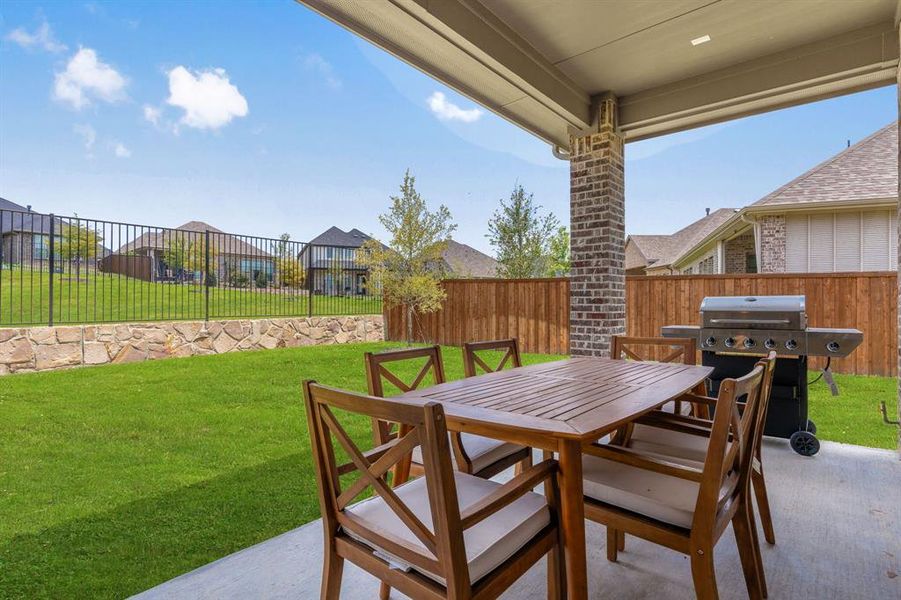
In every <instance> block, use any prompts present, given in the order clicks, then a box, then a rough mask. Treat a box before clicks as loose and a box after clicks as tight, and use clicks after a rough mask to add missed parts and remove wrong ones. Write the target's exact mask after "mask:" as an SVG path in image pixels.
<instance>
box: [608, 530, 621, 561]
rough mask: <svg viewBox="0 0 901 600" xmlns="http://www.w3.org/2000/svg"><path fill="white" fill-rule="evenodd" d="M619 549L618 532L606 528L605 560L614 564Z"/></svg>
mask: <svg viewBox="0 0 901 600" xmlns="http://www.w3.org/2000/svg"><path fill="white" fill-rule="evenodd" d="M618 549H619V532H617V531H616V529H613V528H612V527H607V560H609V561H610V562H616V558H617V550H618Z"/></svg>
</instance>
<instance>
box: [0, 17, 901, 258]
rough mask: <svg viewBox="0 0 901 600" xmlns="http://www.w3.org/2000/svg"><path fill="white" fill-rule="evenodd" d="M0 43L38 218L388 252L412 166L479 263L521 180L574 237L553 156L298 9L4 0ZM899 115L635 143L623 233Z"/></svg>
mask: <svg viewBox="0 0 901 600" xmlns="http://www.w3.org/2000/svg"><path fill="white" fill-rule="evenodd" d="M0 38H2V41H0V90H2V97H0V196H2V197H5V198H7V199H9V200H12V201H14V202H18V203H19V204H31V205H32V206H33V207H34V209H35V210H40V211H42V212H51V211H52V212H56V213H58V214H72V213H78V214H79V215H81V216H85V217H90V218H105V219H111V220H120V221H128V222H134V223H142V224H153V225H164V226H176V225H179V224H181V223H183V222H185V221H188V220H194V219H197V220H203V221H207V222H209V223H211V224H213V225H215V226H217V227H219V228H221V229H224V230H226V231H232V232H236V233H246V234H255V235H262V236H278V235H279V234H280V233H282V232H284V231H287V232H289V233H291V235H292V238H293V239H297V240H306V239H309V238H311V237H313V236H314V235H316V234H318V233H319V232H320V231H322V230H323V229H325V228H326V227H328V226H330V225H337V226H339V227H342V228H344V229H349V228H351V227H358V228H359V229H361V230H363V231H366V232H370V233H374V234H376V235H381V234H382V231H381V230H380V227H379V224H378V221H377V215H378V214H379V213H381V212H384V210H385V208H386V207H387V203H388V196H389V195H391V194H394V193H395V192H396V190H397V186H398V185H399V183H400V181H401V178H402V176H403V172H404V170H405V169H406V168H408V167H409V168H410V169H412V171H413V173H414V174H415V175H416V177H417V184H418V188H419V190H420V192H421V193H422V194H423V196H424V197H425V198H426V199H427V200H428V201H429V202H430V203H432V204H433V205H437V204H439V203H443V204H446V205H447V206H448V207H449V208H450V209H451V212H452V214H453V216H454V219H455V221H456V222H457V224H458V232H457V234H456V238H457V239H458V240H460V241H462V242H465V243H468V244H471V245H473V246H475V247H477V248H479V249H481V250H484V251H489V252H490V246H489V245H488V243H487V240H486V239H485V233H486V231H487V220H488V218H489V216H490V215H491V213H492V211H493V210H494V209H495V208H496V206H497V202H498V200H499V199H500V198H501V197H506V196H507V195H509V193H510V190H511V189H512V187H513V186H514V184H515V183H517V182H519V183H521V184H522V185H523V186H524V187H525V188H526V189H527V190H528V191H530V192H533V193H534V194H535V198H536V201H537V202H538V203H539V204H541V205H542V206H543V207H544V208H545V209H546V210H549V211H552V212H553V213H554V214H556V215H557V216H558V217H559V218H560V220H561V221H563V222H564V223H566V222H567V221H568V217H569V213H568V210H569V208H568V203H569V196H568V194H569V173H568V165H567V164H566V163H564V162H561V161H558V160H556V159H554V158H553V157H552V156H551V152H550V148H549V147H548V146H547V145H546V144H544V143H543V142H541V141H539V140H537V139H534V138H532V137H531V136H530V135H529V134H527V133H525V132H523V131H521V130H519V129H518V128H517V127H515V126H514V125H511V124H510V123H508V122H506V121H504V120H503V119H501V118H499V117H497V116H495V115H493V114H491V113H490V112H487V111H485V110H484V109H479V108H478V107H477V106H476V105H475V104H474V103H472V102H471V101H469V100H467V99H466V98H463V97H461V96H459V95H458V94H456V93H454V92H453V91H451V90H450V89H447V88H445V87H444V86H442V85H441V84H439V83H437V82H435V81H433V80H432V79H430V78H429V77H427V76H425V75H423V74H421V73H420V72H418V71H416V70H415V69H412V68H411V67H408V66H407V65H405V64H403V63H401V62H400V61H398V60H396V59H394V58H393V57H391V56H389V55H387V54H385V53H384V52H382V51H380V50H378V49H376V48H374V47H372V46H370V45H368V44H366V43H365V42H362V41H360V40H359V39H357V38H355V37H354V36H353V35H351V34H350V33H348V32H346V31H344V30H343V29H341V28H339V27H337V26H335V25H333V24H332V23H330V22H328V21H326V20H325V19H323V18H321V17H319V16H318V15H316V14H314V13H313V12H311V11H309V10H308V9H306V8H304V7H302V6H300V5H297V4H296V3H294V2H292V1H290V0H285V1H283V2H275V1H270V2H261V3H244V2H241V3H237V2H234V3H229V2H195V3H169V2H166V3H163V2H159V3H131V2H117V3H80V2H72V3H62V2H47V3H44V4H41V3H33V2H28V3H25V2H11V1H9V0H7V1H5V2H4V3H3V5H2V8H0ZM896 106H897V105H896V99H895V90H894V89H893V88H892V87H889V88H882V89H879V90H873V91H869V92H865V93H861V94H855V95H851V96H846V97H843V98H838V99H833V100H828V101H824V102H819V103H816V104H811V105H807V106H803V107H797V108H792V109H787V110H783V111H778V112H774V113H769V114H765V115H759V116H756V117H751V118H747V119H742V120H739V121H734V122H731V123H729V124H725V125H718V126H712V127H707V128H702V129H698V130H693V131H689V132H685V133H681V134H676V135H672V136H667V137H664V138H659V139H655V140H649V141H645V142H638V143H635V144H629V145H627V149H626V198H627V201H626V202H627V204H626V215H627V232H629V233H670V232H672V231H675V230H676V229H678V228H680V227H683V226H685V225H687V224H688V223H690V222H692V221H694V220H695V219H697V218H699V217H700V216H701V215H703V212H704V208H705V207H710V208H719V207H737V206H742V205H745V204H748V203H750V202H753V201H754V200H756V199H757V198H759V197H761V196H762V195H764V194H766V193H767V192H769V191H771V190H772V189H774V188H776V187H778V186H779V185H781V184H783V183H785V182H786V181H788V180H790V179H792V178H793V177H795V176H797V175H798V174H800V173H801V172H802V171H804V170H805V169H808V168H810V167H811V166H813V165H815V164H817V163H818V162H820V161H822V160H824V159H826V158H828V157H829V156H831V155H832V154H834V153H836V152H838V151H840V150H841V149H842V148H844V147H845V144H846V141H847V140H851V141H852V142H855V141H858V140H860V139H861V138H862V137H864V136H866V135H868V134H869V133H871V132H873V131H875V130H876V129H878V128H879V127H882V126H883V125H885V124H887V123H889V122H890V121H891V120H892V119H895V118H896V116H897V113H896V110H897V109H896Z"/></svg>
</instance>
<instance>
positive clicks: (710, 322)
mask: <svg viewBox="0 0 901 600" xmlns="http://www.w3.org/2000/svg"><path fill="white" fill-rule="evenodd" d="M661 333H662V335H663V336H664V337H689V338H695V339H697V341H698V348H699V349H700V350H701V361H702V364H704V365H705V366H711V367H713V368H714V371H713V373H712V374H711V376H710V381H709V384H708V387H709V392H710V393H711V394H712V395H715V394H717V393H718V391H719V384H720V382H721V381H722V380H723V379H726V378H728V377H740V376H742V375H745V374H746V373H748V371H750V370H751V369H752V368H753V366H754V363H755V362H756V361H757V359H758V357H759V356H761V355H765V354H766V353H768V352H769V351H771V350H775V351H776V353H777V355H778V358H777V361H776V372H775V374H774V377H773V391H772V395H771V396H770V407H769V412H768V414H767V422H766V428H765V430H764V433H765V434H766V435H770V436H775V437H780V438H786V439H788V440H790V442H791V447H792V448H793V449H794V450H795V452H797V453H799V454H803V455H805V456H812V455H814V454H816V453H817V452H818V451H819V449H820V443H819V441H818V440H817V438H816V425H814V423H813V421H811V420H810V419H808V418H807V385H808V384H807V377H808V375H807V357H808V356H827V357H843V356H848V355H849V354H850V353H851V352H852V351H854V349H855V348H857V346H859V345H860V343H861V342H862V341H863V333H861V332H860V331H859V330H857V329H831V328H816V327H808V326H807V310H806V300H805V297H804V296H721V297H708V298H704V301H703V302H701V326H700V327H697V326H690V325H667V326H666V327H663V329H662V330H661Z"/></svg>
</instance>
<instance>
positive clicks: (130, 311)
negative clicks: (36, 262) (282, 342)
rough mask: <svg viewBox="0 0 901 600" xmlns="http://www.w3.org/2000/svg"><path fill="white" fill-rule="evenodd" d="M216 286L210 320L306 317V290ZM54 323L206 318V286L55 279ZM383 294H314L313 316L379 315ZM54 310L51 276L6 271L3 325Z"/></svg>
mask: <svg viewBox="0 0 901 600" xmlns="http://www.w3.org/2000/svg"><path fill="white" fill-rule="evenodd" d="M220 284H221V285H220V287H211V288H210V318H212V319H220V318H221V319H225V318H237V317H257V316H258V317H276V316H281V317H288V316H306V315H307V314H309V310H310V306H309V304H308V297H307V295H306V293H305V292H298V291H295V290H290V289H256V288H231V287H227V286H226V285H225V284H224V282H220ZM53 285H54V290H53V293H54V298H53V314H54V322H55V323H57V324H63V323H93V322H100V321H106V322H117V323H121V322H127V321H160V320H166V321H170V320H184V319H203V315H204V309H205V298H204V288H203V286H200V285H193V284H186V283H181V284H176V283H159V282H149V281H141V280H139V279H134V278H131V277H125V276H121V275H109V274H103V273H96V274H95V273H94V272H93V271H90V272H82V273H81V274H80V276H78V277H76V274H75V273H74V272H73V273H64V274H56V275H54V277H53ZM381 312H382V302H381V298H380V297H379V296H324V295H319V294H314V295H313V303H312V313H313V315H317V316H322V315H353V314H379V313H381ZM49 313H50V276H49V274H48V273H46V272H44V273H41V272H39V271H29V270H21V269H15V268H14V269H9V268H7V269H4V270H2V271H0V327H8V326H15V325H27V324H45V323H47V318H48V316H49Z"/></svg>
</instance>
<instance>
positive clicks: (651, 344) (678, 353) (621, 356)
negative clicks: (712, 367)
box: [610, 335, 697, 365]
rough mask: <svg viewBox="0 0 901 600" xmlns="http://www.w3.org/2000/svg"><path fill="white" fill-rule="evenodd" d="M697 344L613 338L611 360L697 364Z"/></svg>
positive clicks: (622, 337)
mask: <svg viewBox="0 0 901 600" xmlns="http://www.w3.org/2000/svg"><path fill="white" fill-rule="evenodd" d="M695 344H697V341H696V340H694V339H692V338H663V337H628V336H625V335H615V336H613V344H612V347H611V351H610V358H612V359H615V360H638V361H655V362H664V363H672V362H681V363H683V364H686V365H693V364H696V361H697V358H696V352H695Z"/></svg>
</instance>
